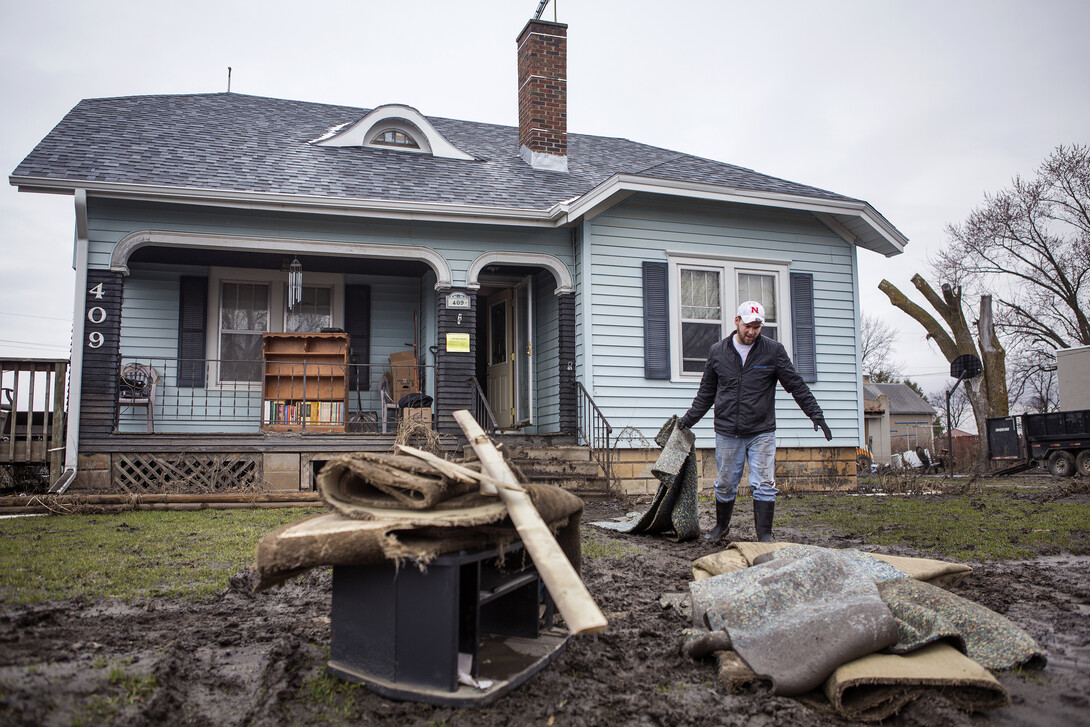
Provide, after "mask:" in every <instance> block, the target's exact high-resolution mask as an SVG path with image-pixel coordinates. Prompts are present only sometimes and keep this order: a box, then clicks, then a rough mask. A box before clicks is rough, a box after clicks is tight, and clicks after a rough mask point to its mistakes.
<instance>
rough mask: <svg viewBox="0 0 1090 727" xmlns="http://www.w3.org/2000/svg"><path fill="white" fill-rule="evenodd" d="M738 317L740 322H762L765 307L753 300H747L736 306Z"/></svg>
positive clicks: (763, 320)
mask: <svg viewBox="0 0 1090 727" xmlns="http://www.w3.org/2000/svg"><path fill="white" fill-rule="evenodd" d="M738 317H739V318H741V319H742V323H754V322H758V323H764V322H765V307H764V306H763V305H761V304H760V303H758V302H757V301H755V300H747V301H746V302H745V303H743V304H742V305H740V306H738Z"/></svg>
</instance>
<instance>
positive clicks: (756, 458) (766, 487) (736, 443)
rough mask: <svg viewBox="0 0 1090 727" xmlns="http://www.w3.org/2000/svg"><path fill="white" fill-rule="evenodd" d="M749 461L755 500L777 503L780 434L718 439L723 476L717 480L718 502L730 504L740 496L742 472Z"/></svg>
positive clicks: (717, 457)
mask: <svg viewBox="0 0 1090 727" xmlns="http://www.w3.org/2000/svg"><path fill="white" fill-rule="evenodd" d="M746 460H749V486H750V487H751V488H752V489H753V499H754V500H761V501H765V502H775V501H776V493H777V492H779V490H778V489H776V433H775V432H765V433H764V434H757V435H755V436H752V437H726V436H723V435H722V434H718V433H717V434H716V435H715V464H716V466H717V467H718V468H719V476H718V477H717V478H716V479H715V499H716V500H719V501H720V502H730V501H731V500H733V499H734V498H735V497H736V496H737V495H738V483H739V482H741V481H742V469H743V468H744V467H745V464H746Z"/></svg>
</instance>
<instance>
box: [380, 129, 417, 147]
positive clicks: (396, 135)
mask: <svg viewBox="0 0 1090 727" xmlns="http://www.w3.org/2000/svg"><path fill="white" fill-rule="evenodd" d="M371 143H372V144H375V145H376V146H399V147H402V148H403V149H419V148H420V145H419V144H417V143H416V140H415V139H413V138H412V137H411V136H409V135H408V134H406V133H405V132H404V131H398V130H397V129H384V130H383V131H380V132H379V133H378V134H376V135H375V138H374V139H372V140H371Z"/></svg>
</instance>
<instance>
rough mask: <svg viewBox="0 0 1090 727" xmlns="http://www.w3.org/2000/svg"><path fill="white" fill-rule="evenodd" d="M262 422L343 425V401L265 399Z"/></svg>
mask: <svg viewBox="0 0 1090 727" xmlns="http://www.w3.org/2000/svg"><path fill="white" fill-rule="evenodd" d="M264 420H265V422H266V423H268V424H302V423H306V424H343V423H344V402H343V401H300V400H284V399H267V400H266V401H265V410H264Z"/></svg>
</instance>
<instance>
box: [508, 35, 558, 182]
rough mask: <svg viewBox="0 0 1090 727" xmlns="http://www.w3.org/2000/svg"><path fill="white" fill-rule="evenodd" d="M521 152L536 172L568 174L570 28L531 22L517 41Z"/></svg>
mask: <svg viewBox="0 0 1090 727" xmlns="http://www.w3.org/2000/svg"><path fill="white" fill-rule="evenodd" d="M517 43H518V71H519V153H520V154H521V155H522V158H523V159H525V160H526V163H527V164H529V165H530V166H532V167H533V168H534V169H544V170H547V171H553V172H566V171H568V26H567V25H565V24H564V23H550V22H548V21H545V20H531V21H530V22H528V23H526V27H525V28H523V29H522V32H521V33H519V37H518V41H517Z"/></svg>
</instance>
